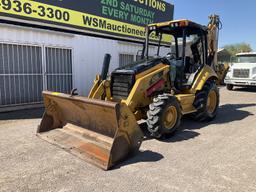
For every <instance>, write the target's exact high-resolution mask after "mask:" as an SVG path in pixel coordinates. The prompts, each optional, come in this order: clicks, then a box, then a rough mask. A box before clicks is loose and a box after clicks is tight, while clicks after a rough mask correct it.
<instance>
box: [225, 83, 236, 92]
mask: <svg viewBox="0 0 256 192" xmlns="http://www.w3.org/2000/svg"><path fill="white" fill-rule="evenodd" d="M226 88H227V90H229V91H232V90H233V88H234V85H232V84H227V85H226Z"/></svg>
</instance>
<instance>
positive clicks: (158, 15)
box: [0, 0, 174, 40]
mask: <svg viewBox="0 0 256 192" xmlns="http://www.w3.org/2000/svg"><path fill="white" fill-rule="evenodd" d="M173 11H174V6H173V5H171V4H169V3H166V2H164V1H162V0H0V19H2V20H6V21H15V22H18V23H20V24H22V23H28V24H35V25H38V26H44V27H51V28H57V29H65V30H70V31H74V32H76V31H77V32H82V33H91V34H97V35H102V36H105V37H116V38H119V39H126V40H127V38H128V39H131V40H141V39H143V38H144V37H145V26H146V25H147V24H150V23H156V22H163V21H169V20H173Z"/></svg>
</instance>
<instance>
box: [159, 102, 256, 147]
mask: <svg viewBox="0 0 256 192" xmlns="http://www.w3.org/2000/svg"><path fill="white" fill-rule="evenodd" d="M254 106H256V104H255V103H251V104H226V105H222V106H220V108H219V111H218V114H217V116H216V118H215V119H214V120H213V121H211V122H196V121H194V120H192V119H191V118H189V117H188V116H185V117H183V119H182V123H181V126H180V128H179V130H178V131H177V132H176V133H175V135H173V136H169V137H167V138H165V139H164V140H163V142H179V141H183V140H188V139H192V138H195V137H197V136H199V135H200V134H199V133H198V132H196V131H195V130H197V129H202V128H207V126H208V125H211V124H225V123H229V122H233V121H241V120H243V119H245V118H247V117H248V116H251V115H254V114H252V113H250V112H249V111H246V110H242V108H247V107H254Z"/></svg>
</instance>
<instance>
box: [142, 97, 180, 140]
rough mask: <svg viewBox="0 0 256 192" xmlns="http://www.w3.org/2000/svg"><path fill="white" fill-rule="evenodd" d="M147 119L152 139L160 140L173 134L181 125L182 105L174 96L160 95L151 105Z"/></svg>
mask: <svg viewBox="0 0 256 192" xmlns="http://www.w3.org/2000/svg"><path fill="white" fill-rule="evenodd" d="M147 117H148V119H147V125H148V131H149V132H150V133H151V136H152V137H155V138H158V139H159V138H161V137H162V136H164V135H169V134H172V133H174V132H175V131H176V130H177V128H178V127H179V125H180V119H181V109H180V104H179V102H178V100H177V99H176V97H174V96H169V95H167V94H163V95H159V96H158V97H156V98H154V100H153V103H152V104H150V106H149V111H148V112H147Z"/></svg>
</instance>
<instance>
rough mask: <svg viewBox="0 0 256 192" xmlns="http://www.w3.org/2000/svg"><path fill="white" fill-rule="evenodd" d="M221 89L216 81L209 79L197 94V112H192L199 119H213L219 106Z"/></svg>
mask: <svg viewBox="0 0 256 192" xmlns="http://www.w3.org/2000/svg"><path fill="white" fill-rule="evenodd" d="M219 97H220V95H219V89H218V87H217V85H216V83H215V82H214V81H207V82H206V83H205V85H204V87H203V89H202V90H201V91H199V92H198V93H197V94H196V98H195V101H194V107H195V108H196V109H197V112H195V113H193V114H192V117H193V119H195V120H197V121H211V120H213V119H214V118H215V117H216V115H217V111H218V107H219V101H220V99H219Z"/></svg>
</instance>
